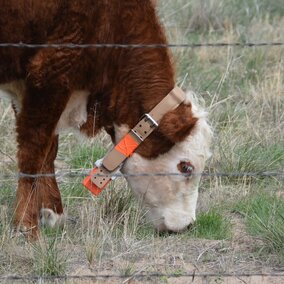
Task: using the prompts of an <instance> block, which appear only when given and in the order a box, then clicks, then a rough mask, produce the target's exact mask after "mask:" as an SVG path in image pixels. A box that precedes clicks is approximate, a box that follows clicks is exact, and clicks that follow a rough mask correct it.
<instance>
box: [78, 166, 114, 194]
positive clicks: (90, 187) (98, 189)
mask: <svg viewBox="0 0 284 284" xmlns="http://www.w3.org/2000/svg"><path fill="white" fill-rule="evenodd" d="M97 173H98V168H94V169H93V170H92V172H91V173H90V174H89V175H88V176H87V177H86V178H85V179H84V180H83V185H84V186H85V187H86V188H87V189H88V190H89V191H90V192H91V193H93V194H94V195H96V196H98V195H100V193H101V192H102V191H103V190H104V189H105V188H106V187H107V185H108V184H109V182H110V181H111V178H108V179H107V181H106V183H104V184H103V185H102V187H98V186H97V185H95V184H94V183H93V182H92V175H95V174H97Z"/></svg>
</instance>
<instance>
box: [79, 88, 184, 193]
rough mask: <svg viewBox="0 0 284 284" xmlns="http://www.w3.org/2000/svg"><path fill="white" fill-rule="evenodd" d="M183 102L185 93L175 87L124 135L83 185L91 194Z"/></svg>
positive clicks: (96, 190)
mask: <svg viewBox="0 0 284 284" xmlns="http://www.w3.org/2000/svg"><path fill="white" fill-rule="evenodd" d="M184 100H185V93H184V92H183V91H182V90H181V89H180V88H179V87H175V88H174V89H173V90H172V91H171V92H170V93H169V94H168V95H167V96H166V97H165V98H164V99H163V100H162V101H161V102H160V103H158V104H157V105H156V106H155V107H154V108H153V109H152V110H151V111H150V112H149V113H146V114H145V115H144V116H143V117H142V119H141V120H140V121H139V122H138V123H137V124H136V125H135V126H134V127H133V128H132V129H131V130H130V132H128V134H126V135H125V136H124V137H123V138H122V139H121V140H120V142H119V143H118V144H117V145H116V146H115V147H114V148H113V149H112V150H111V151H110V152H109V153H108V154H107V155H106V156H105V157H104V158H103V160H102V164H101V166H99V167H96V168H95V169H93V170H92V172H91V173H90V175H89V176H88V177H86V178H85V180H84V182H83V184H84V185H85V187H87V188H88V189H89V190H90V191H91V192H92V193H93V194H95V195H99V194H100V192H101V191H102V190H103V189H104V188H105V187H106V186H107V184H108V183H109V182H110V180H111V176H110V175H111V174H112V173H113V172H115V171H116V170H118V169H119V168H120V167H121V165H122V163H123V162H124V161H125V160H126V159H127V158H129V157H130V156H131V155H132V154H133V153H134V152H135V150H136V149H137V148H138V146H139V145H140V144H141V143H142V142H143V141H144V140H145V139H146V138H147V137H148V136H149V135H150V134H151V133H152V132H153V131H154V130H155V129H156V128H157V127H158V126H159V123H160V121H161V119H162V117H163V116H164V115H165V114H166V113H167V112H169V111H171V110H174V109H175V108H177V107H178V106H179V105H180V104H181V103H182V102H183V101H184Z"/></svg>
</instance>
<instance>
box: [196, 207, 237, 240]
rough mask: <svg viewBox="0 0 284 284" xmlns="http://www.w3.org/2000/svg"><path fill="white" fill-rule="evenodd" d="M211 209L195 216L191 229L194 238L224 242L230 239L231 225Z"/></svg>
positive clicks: (215, 210)
mask: <svg viewBox="0 0 284 284" xmlns="http://www.w3.org/2000/svg"><path fill="white" fill-rule="evenodd" d="M219 211H220V210H218V209H216V208H213V209H211V210H210V211H208V212H202V213H200V214H199V215H198V216H197V220H196V223H195V224H194V226H193V229H192V235H193V236H194V237H195V238H203V239H208V240H224V239H228V238H230V237H231V224H230V221H229V220H228V218H227V217H225V216H223V214H221V213H220V212H219Z"/></svg>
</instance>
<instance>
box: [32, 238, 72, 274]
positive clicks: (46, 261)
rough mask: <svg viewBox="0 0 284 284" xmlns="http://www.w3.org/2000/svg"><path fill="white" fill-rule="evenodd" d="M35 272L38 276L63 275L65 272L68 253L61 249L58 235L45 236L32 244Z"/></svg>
mask: <svg viewBox="0 0 284 284" xmlns="http://www.w3.org/2000/svg"><path fill="white" fill-rule="evenodd" d="M32 249H33V264H34V273H36V275H38V276H58V275H60V276H62V275H64V274H65V269H66V261H67V255H66V252H63V250H60V248H59V243H58V240H57V238H56V237H48V238H45V240H44V241H43V242H39V243H36V244H33V245H32Z"/></svg>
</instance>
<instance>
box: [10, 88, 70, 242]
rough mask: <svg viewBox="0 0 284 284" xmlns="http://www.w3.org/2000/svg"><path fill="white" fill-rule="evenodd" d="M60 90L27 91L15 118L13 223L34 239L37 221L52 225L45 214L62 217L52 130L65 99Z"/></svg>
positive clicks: (65, 92)
mask: <svg viewBox="0 0 284 284" xmlns="http://www.w3.org/2000/svg"><path fill="white" fill-rule="evenodd" d="M60 87H62V86H60V85H55V86H53V88H49V89H41V90H39V89H32V88H31V89H30V90H29V92H28V93H27V94H26V96H25V98H24V102H23V106H22V109H21V112H20V114H19V115H18V116H17V134H18V136H17V140H18V166H19V172H20V177H19V182H18V189H17V194H16V203H15V224H16V226H18V227H19V228H20V229H21V230H22V231H23V232H25V233H26V234H27V235H28V236H29V237H32V238H36V237H37V236H38V227H39V221H40V218H41V219H42V223H44V224H47V225H52V224H54V220H53V221H52V222H51V223H50V222H48V220H49V218H47V217H50V216H48V212H49V213H50V212H52V213H54V214H55V215H54V216H58V219H60V216H62V214H63V207H62V202H61V196H60V192H59V190H58V186H57V183H56V179H55V176H53V174H54V159H55V157H56V153H57V147H58V137H57V136H56V135H55V134H54V131H55V128H56V125H57V123H58V120H59V118H60V115H61V113H62V111H63V110H64V108H65V106H66V103H67V101H68V98H69V95H68V92H67V90H66V89H65V88H60ZM60 90H61V91H60ZM41 209H43V210H42V212H41ZM44 220H46V222H44ZM55 223H56V222H55Z"/></svg>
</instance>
